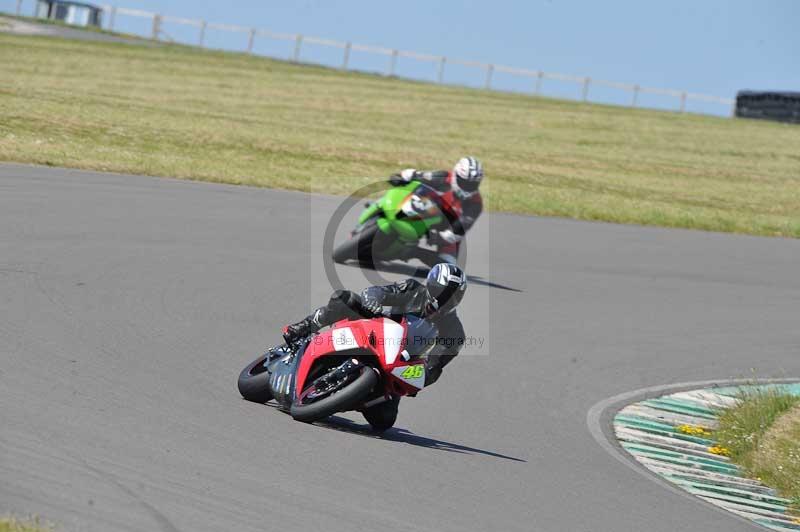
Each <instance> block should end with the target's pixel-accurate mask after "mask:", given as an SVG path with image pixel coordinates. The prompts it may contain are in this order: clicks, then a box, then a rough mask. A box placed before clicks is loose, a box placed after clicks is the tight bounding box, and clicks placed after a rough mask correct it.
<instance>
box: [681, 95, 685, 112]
mask: <svg viewBox="0 0 800 532" xmlns="http://www.w3.org/2000/svg"><path fill="white" fill-rule="evenodd" d="M685 112H686V93H685V92H682V93H681V113H685Z"/></svg>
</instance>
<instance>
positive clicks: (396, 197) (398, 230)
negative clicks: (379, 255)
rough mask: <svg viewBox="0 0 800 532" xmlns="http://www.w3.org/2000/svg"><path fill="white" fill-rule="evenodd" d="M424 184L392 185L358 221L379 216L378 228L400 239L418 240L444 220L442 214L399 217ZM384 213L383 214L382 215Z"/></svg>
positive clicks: (407, 240)
mask: <svg viewBox="0 0 800 532" xmlns="http://www.w3.org/2000/svg"><path fill="white" fill-rule="evenodd" d="M421 186H423V185H422V184H421V183H417V182H414V181H412V182H411V183H408V184H407V185H403V186H399V187H392V188H390V189H389V190H387V191H386V193H385V194H384V195H383V196H382V197H381V198H380V199H379V200H378V201H377V202H375V203H373V204H371V205H370V206H369V207H367V208H366V209H365V210H364V212H362V213H361V216H359V218H358V223H359V224H363V223H365V222H366V221H367V220H369V219H370V218H372V217H374V216H376V215H377V216H380V218H378V220H377V223H378V228H379V229H380V230H381V232H383V233H385V234H387V235H388V234H392V233H395V234H397V236H398V238H399V239H400V240H403V241H406V242H416V241H418V240H419V239H420V238H422V237H423V236H424V235H425V234H426V233H427V232H428V229H429V228H431V227H433V226H435V225H436V224H438V223H440V222H441V221H442V216H441V215H438V216H432V217H429V218H423V219H408V218H402V217H401V218H399V219H398V214H401V213H402V212H403V210H402V208H403V204H404V203H405V202H406V201H407V200H408V197H409V196H410V195H411V194H413V193H414V191H415V190H417V188H419V187H421ZM381 214H382V216H381Z"/></svg>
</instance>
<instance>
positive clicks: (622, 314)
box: [0, 165, 800, 532]
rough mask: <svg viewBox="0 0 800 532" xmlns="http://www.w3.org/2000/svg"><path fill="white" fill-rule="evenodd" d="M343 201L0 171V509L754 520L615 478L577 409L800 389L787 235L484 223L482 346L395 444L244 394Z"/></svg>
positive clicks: (62, 513) (151, 524)
mask: <svg viewBox="0 0 800 532" xmlns="http://www.w3.org/2000/svg"><path fill="white" fill-rule="evenodd" d="M340 201H341V198H335V197H328V196H321V195H306V194H301V193H297V192H287V191H276V190H263V189H253V188H246V187H235V186H227V185H216V184H206V183H195V182H188V181H178V180H171V179H158V178H151V177H137V176H125V175H105V174H99V173H91V172H82V171H76V170H62V169H54V168H44V167H34V166H21V165H0V405H2V406H1V407H0V514H2V513H5V512H14V513H15V514H18V515H20V514H21V515H24V514H28V513H33V514H36V515H40V516H42V517H44V518H46V519H49V520H52V521H55V522H57V523H59V524H60V526H61V528H62V529H63V530H67V531H103V532H108V531H118V530H120V531H127V530H131V531H185V532H197V531H235V532H247V531H264V530H286V531H300V530H326V531H332V532H333V531H342V532H344V531H351V530H380V531H384V532H393V531H407V530H419V531H453V532H456V531H457V532H463V531H486V530H493V531H503V532H512V531H525V532H530V531H569V532H597V531H613V532H625V531H631V532H633V531H635V532H641V531H647V532H662V531H663V532H666V531H673V530H686V529H695V530H703V531H704V532H716V531H720V532H722V531H724V532H736V531H746V530H753V529H754V528H753V525H749V524H747V523H744V522H742V521H739V520H738V519H736V518H734V517H732V516H730V515H726V514H723V513H720V512H718V511H715V510H713V509H711V508H710V507H708V506H705V505H703V504H700V503H698V502H695V501H692V500H689V499H686V498H684V497H681V496H679V495H677V494H675V493H673V492H671V491H669V490H666V489H664V488H663V487H662V486H660V485H658V484H656V483H654V482H652V481H651V480H649V479H648V478H646V477H645V476H643V475H639V474H637V473H636V472H635V471H632V470H631V469H630V468H627V467H624V466H623V465H622V464H620V463H619V462H618V461H617V460H615V459H614V458H613V457H612V456H611V455H610V454H608V453H607V452H606V450H604V449H603V448H602V447H601V446H600V445H598V444H597V442H596V441H595V440H594V439H593V437H592V434H591V433H590V431H589V429H588V427H587V424H586V415H587V411H588V410H589V409H590V408H591V407H592V406H593V405H595V404H596V403H598V402H599V401H601V400H604V399H606V398H608V397H611V396H614V395H616V394H620V393H623V392H627V391H630V390H634V389H638V388H643V387H647V386H655V385H662V384H671V383H678V382H684V381H699V380H711V379H724V378H730V377H734V378H736V377H750V376H753V375H758V376H761V377H787V376H797V375H798V374H800V329H799V328H798V316H800V312H798V311H799V310H800V276H798V264H800V242H799V241H795V240H787V239H768V238H754V237H747V236H735V235H723V234H710V233H704V232H691V231H681V230H667V229H658V228H642V227H631V226H619V225H611V224H602V223H583V222H576V221H570V220H561V219H549V218H536V217H523V216H513V215H491V214H490V215H487V216H485V217H484V218H482V219H481V221H480V222H479V223H478V225H477V226H476V229H475V232H474V233H472V234H471V235H470V248H469V259H468V260H469V264H468V269H469V273H470V274H471V275H472V276H473V281H474V282H473V283H472V285H471V286H470V288H469V292H468V294H467V297H466V298H465V300H464V303H463V312H462V316H463V320H464V322H465V325H466V328H467V332H468V333H469V334H470V335H472V336H474V337H476V338H484V339H485V341H486V343H485V344H484V347H483V348H480V347H479V346H471V347H469V348H467V349H466V350H465V352H464V353H463V354H462V355H461V356H460V357H459V359H457V360H456V361H455V362H454V363H453V364H452V365H451V366H450V367H449V368H448V369H447V371H446V372H445V374H444V376H443V377H442V380H441V381H440V382H439V383H438V384H437V385H436V386H433V387H431V388H430V389H428V390H424V391H423V392H421V393H420V394H419V396H418V397H417V398H415V399H406V400H403V402H402V403H401V413H400V418H399V419H398V423H397V426H396V429H395V430H393V431H392V432H389V433H388V434H387V435H386V436H384V437H382V438H381V437H374V436H372V435H371V434H370V433H369V432H368V431H367V430H366V429H365V427H364V422H363V420H362V419H361V418H360V417H359V416H358V415H357V414H356V415H343V416H340V417H339V418H338V419H337V420H335V421H334V422H333V423H331V424H328V425H305V424H301V423H297V422H294V421H292V419H291V418H290V417H288V416H287V415H285V414H282V413H281V412H279V411H277V410H275V409H274V408H271V407H269V406H264V405H257V404H252V403H248V402H246V401H243V400H242V399H241V398H240V397H239V395H238V392H237V390H236V377H237V375H238V373H239V371H240V369H241V368H242V367H243V366H244V365H245V364H247V363H248V362H249V361H250V360H251V359H252V358H254V357H255V356H256V355H257V354H258V353H259V352H260V350H261V349H262V348H264V347H265V346H267V345H270V344H274V343H277V340H278V337H279V334H278V331H279V328H280V327H281V326H282V325H283V324H285V323H286V322H288V321H291V320H294V319H296V318H299V317H302V316H303V315H304V314H305V313H306V312H307V311H308V310H309V309H310V308H311V307H312V306H315V305H318V304H321V303H323V302H324V301H325V299H326V297H327V296H328V293H329V292H330V285H329V284H328V283H327V281H326V280H325V277H324V275H323V274H322V261H321V252H320V246H319V245H318V244H319V241H320V238H321V237H320V235H321V234H322V233H323V231H324V228H325V224H326V221H327V219H328V218H329V216H330V214H331V213H332V212H333V211H334V210H335V208H336V207H337V205H338V204H339V203H340ZM349 220H351V218H348V220H346V221H345V226H346V225H347V224H348V223H350V222H349ZM339 271H340V272H341V275H342V279H343V281H344V283H345V285H347V286H350V287H352V288H361V287H362V286H364V285H365V284H366V283H367V280H366V279H365V278H364V276H363V275H362V274H361V272H360V271H359V270H358V269H356V268H352V267H340V268H339ZM389 277H390V278H392V279H399V278H400V277H401V276H400V275H399V274H395V275H391V276H389Z"/></svg>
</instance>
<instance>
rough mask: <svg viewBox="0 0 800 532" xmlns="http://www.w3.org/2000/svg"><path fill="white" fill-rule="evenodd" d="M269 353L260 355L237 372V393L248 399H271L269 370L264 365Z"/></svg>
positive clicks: (260, 400)
mask: <svg viewBox="0 0 800 532" xmlns="http://www.w3.org/2000/svg"><path fill="white" fill-rule="evenodd" d="M268 358H269V354H266V355H261V356H260V357H258V358H257V359H255V360H254V361H252V362H251V363H250V364H248V365H247V367H246V368H244V369H243V370H242V372H241V373H240V374H239V381H238V383H237V384H238V386H239V393H240V394H242V397H244V398H245V399H247V400H248V401H253V402H254V403H266V402H267V401H269V400H270V399H272V390H271V389H270V387H269V376H270V374H269V372H268V371H267V368H266V366H265V365H264V364H265V363H266V361H267V360H268Z"/></svg>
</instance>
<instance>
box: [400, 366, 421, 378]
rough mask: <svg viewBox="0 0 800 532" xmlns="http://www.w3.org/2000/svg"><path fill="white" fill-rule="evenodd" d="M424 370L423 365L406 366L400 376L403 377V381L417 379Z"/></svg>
mask: <svg viewBox="0 0 800 532" xmlns="http://www.w3.org/2000/svg"><path fill="white" fill-rule="evenodd" d="M424 368H425V366H423V365H419V366H408V367H407V368H406V369H404V370H403V372H402V373H401V374H400V376H401V377H403V378H404V379H419V378H420V377H422V376H423V375H424V372H425V370H424Z"/></svg>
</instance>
